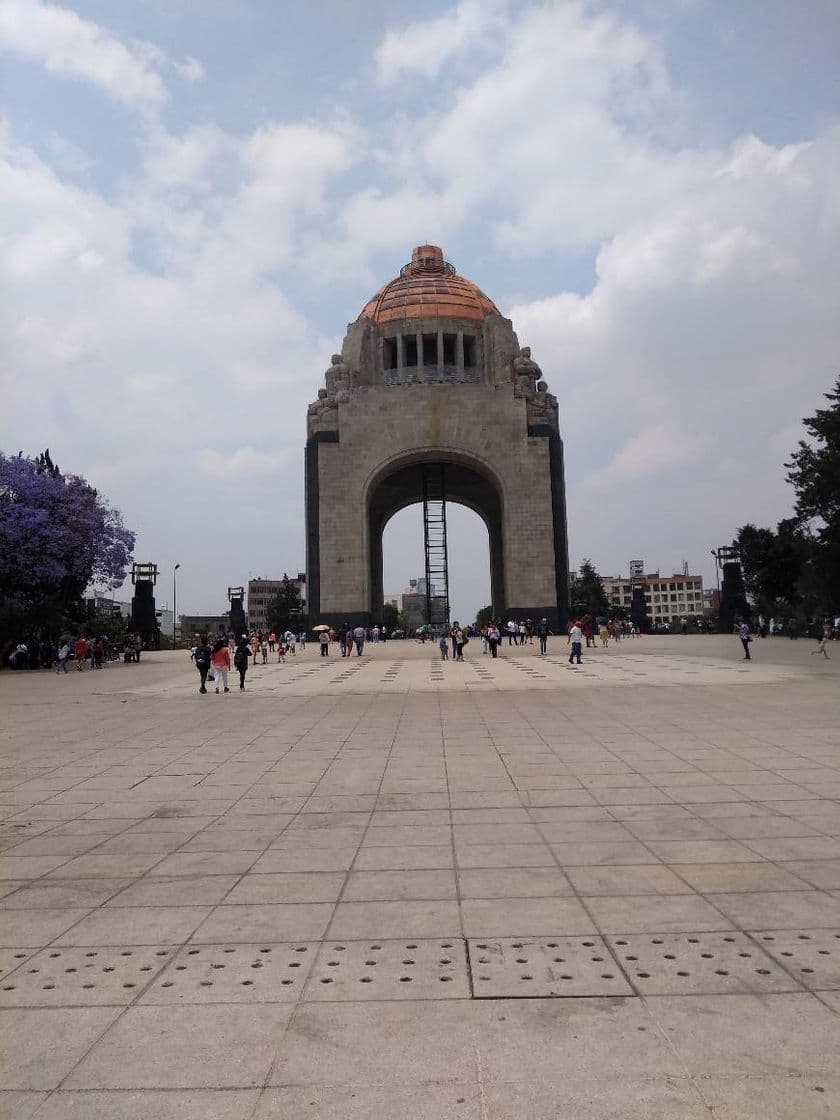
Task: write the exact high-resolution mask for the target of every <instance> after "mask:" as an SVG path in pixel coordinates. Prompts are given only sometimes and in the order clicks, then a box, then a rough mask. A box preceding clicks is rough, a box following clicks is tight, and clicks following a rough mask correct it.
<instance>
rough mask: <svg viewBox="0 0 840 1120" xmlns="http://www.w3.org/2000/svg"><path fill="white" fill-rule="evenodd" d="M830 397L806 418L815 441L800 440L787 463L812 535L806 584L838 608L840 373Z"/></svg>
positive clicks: (801, 514) (828, 605) (804, 523)
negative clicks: (827, 403)
mask: <svg viewBox="0 0 840 1120" xmlns="http://www.w3.org/2000/svg"><path fill="white" fill-rule="evenodd" d="M825 397H826V400H828V401H829V407H828V408H818V409H817V410H816V412H815V413H814V415H813V416H806V417H805V418H804V420H803V423H804V425H805V429H806V431H807V433H808V436H809V442H806V441H805V440H800V441H799V447H798V449H797V450H796V451H794V452H793V454H792V455H791V457H790V461H789V462H788V463H786V464H785V466H786V467H787V469H788V476H787V477H788V481H789V482H790V483H791V484H792V486H793V488H794V490H795V491H796V514H797V517H798V519H799V523H800V525H801V527H802V528H803V530H806V531H810V533H811V536H812V542H813V549H812V553H811V561H810V570H809V571H808V572H807V573H806V583H807V585H808V588H809V590H810V591H811V593H812V594H813V595H814V596H815V598H816V600H817V601H818V602H819V603H820V607H821V609H822V610H828V609H834V608H836V606H837V603H838V594H840V593H839V592H838V587H840V377H838V378H837V381H836V382H835V384H834V388H833V389H831V390H830V391H829V392H828V393H826V394H825Z"/></svg>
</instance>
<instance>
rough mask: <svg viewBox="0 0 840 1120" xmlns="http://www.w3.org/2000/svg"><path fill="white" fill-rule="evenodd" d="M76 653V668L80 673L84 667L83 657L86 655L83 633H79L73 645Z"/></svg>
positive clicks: (85, 640) (85, 641)
mask: <svg viewBox="0 0 840 1120" xmlns="http://www.w3.org/2000/svg"><path fill="white" fill-rule="evenodd" d="M73 649H74V652H75V654H76V668H77V669H78V670H79V672H80V673H81V671H82V669H84V667H85V658H86V657H87V638H85V636H84V634H80V635H79V637H78V638H77V639H76V644H75V646H74V647H73Z"/></svg>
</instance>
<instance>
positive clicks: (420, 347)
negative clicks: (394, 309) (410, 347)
mask: <svg viewBox="0 0 840 1120" xmlns="http://www.w3.org/2000/svg"><path fill="white" fill-rule="evenodd" d="M414 337H415V338H416V339H417V372H418V374H419V373H420V370H421V369H422V367H423V332H422V331H416V332H415V334H414Z"/></svg>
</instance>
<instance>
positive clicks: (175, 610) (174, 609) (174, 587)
mask: <svg viewBox="0 0 840 1120" xmlns="http://www.w3.org/2000/svg"><path fill="white" fill-rule="evenodd" d="M180 567H181V565H180V564H176V565H175V567H174V568H173V569H172V648H173V649H174V648H175V623H176V621H177V618H178V600H177V590H178V589H177V585H176V582H175V577H176V573H177V571H178V569H179V568H180Z"/></svg>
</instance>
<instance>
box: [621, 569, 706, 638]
mask: <svg viewBox="0 0 840 1120" xmlns="http://www.w3.org/2000/svg"><path fill="white" fill-rule="evenodd" d="M643 571H644V565H643V563H642V561H640V560H634V561H632V563H631V572H632V574H631V575H629V576H602V577H601V580H602V582H603V584H604V591H606V593H607V598H608V599H609V601H610V602H611V603H612V604H613V605H614V606H617V607H625V608H626V609H627V610H628V611H629V609H630V604H631V602H632V600H633V584H634V583H644V585H645V602H646V603H647V609H648V618H649V619H650V621H651V623H652V624H653V625H654V626H662V625H666V626H667V625H670V624H671V622H672V621H673V620H674V619H677V620H679V619H681V618H696V617H698V616H699V615H702V614H703V610H704V602H703V577H702V576H693V575H690V574H689V573H688V572H681V573H679V574H675V575H672V576H662V575H660V574H659V572H653V573H647V574H645V575H642V574H640V573H641V572H643Z"/></svg>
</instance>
